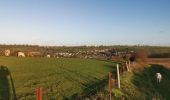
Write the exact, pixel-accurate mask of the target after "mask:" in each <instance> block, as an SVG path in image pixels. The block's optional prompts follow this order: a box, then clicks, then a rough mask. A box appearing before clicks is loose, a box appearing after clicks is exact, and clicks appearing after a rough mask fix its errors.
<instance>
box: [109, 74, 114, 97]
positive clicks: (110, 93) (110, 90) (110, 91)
mask: <svg viewBox="0 0 170 100" xmlns="http://www.w3.org/2000/svg"><path fill="white" fill-rule="evenodd" d="M112 85H113V83H112V73H111V72H109V100H112Z"/></svg>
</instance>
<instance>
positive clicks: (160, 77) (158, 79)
mask: <svg viewBox="0 0 170 100" xmlns="http://www.w3.org/2000/svg"><path fill="white" fill-rule="evenodd" d="M156 80H157V83H160V82H161V80H162V75H161V73H156Z"/></svg>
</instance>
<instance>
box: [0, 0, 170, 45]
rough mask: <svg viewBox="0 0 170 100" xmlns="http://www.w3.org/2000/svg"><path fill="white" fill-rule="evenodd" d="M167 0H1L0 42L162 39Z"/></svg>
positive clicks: (168, 37)
mask: <svg viewBox="0 0 170 100" xmlns="http://www.w3.org/2000/svg"><path fill="white" fill-rule="evenodd" d="M169 5H170V0H1V1H0V35H1V36H0V44H39V45H119V44H121V45H127V44H128V45H134V44H145V45H166V46H167V45H168V46H170V6H169Z"/></svg>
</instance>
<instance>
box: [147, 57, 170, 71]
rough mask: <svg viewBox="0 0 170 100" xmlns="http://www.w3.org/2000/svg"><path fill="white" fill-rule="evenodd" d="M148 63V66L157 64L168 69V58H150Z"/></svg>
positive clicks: (169, 63) (169, 66) (169, 65)
mask: <svg viewBox="0 0 170 100" xmlns="http://www.w3.org/2000/svg"><path fill="white" fill-rule="evenodd" d="M148 61H149V63H150V64H159V65H163V66H165V67H166V68H169V69H170V58H150V59H149V60H148Z"/></svg>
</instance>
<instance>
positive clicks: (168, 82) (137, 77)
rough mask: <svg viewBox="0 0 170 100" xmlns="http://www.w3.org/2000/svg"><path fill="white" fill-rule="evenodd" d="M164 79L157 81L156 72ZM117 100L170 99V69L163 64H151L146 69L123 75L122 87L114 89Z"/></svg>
mask: <svg viewBox="0 0 170 100" xmlns="http://www.w3.org/2000/svg"><path fill="white" fill-rule="evenodd" d="M157 72H160V73H161V74H162V76H163V80H162V82H161V83H160V84H158V83H156V80H155V74H156V73H157ZM113 93H114V99H116V100H122V99H126V100H170V95H169V93H170V70H169V69H166V68H165V67H163V66H161V65H150V66H149V67H146V68H145V69H144V70H139V71H136V72H134V73H125V74H124V75H123V76H121V89H113Z"/></svg>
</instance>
